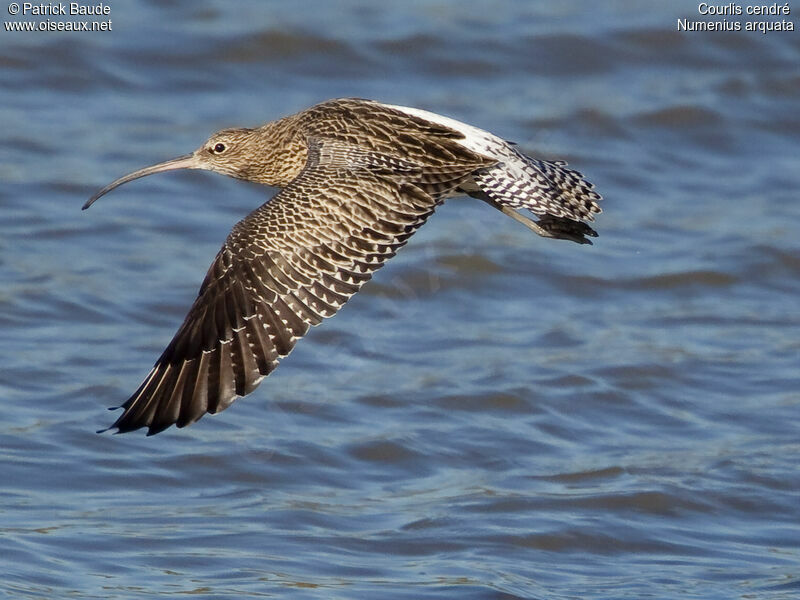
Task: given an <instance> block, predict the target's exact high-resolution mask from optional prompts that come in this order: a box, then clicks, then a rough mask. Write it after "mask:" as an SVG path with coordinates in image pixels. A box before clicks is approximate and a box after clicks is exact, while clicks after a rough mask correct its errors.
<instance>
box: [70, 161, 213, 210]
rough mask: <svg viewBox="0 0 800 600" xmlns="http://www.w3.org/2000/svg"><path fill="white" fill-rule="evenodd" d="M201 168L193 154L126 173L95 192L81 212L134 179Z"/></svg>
mask: <svg viewBox="0 0 800 600" xmlns="http://www.w3.org/2000/svg"><path fill="white" fill-rule="evenodd" d="M200 168H202V167H201V166H200V164H199V161H198V160H197V157H196V156H195V155H194V154H186V155H185V156H179V157H178V158H173V159H172V160H167V161H164V162H162V163H158V164H157V165H152V166H150V167H145V168H144V169H139V170H138V171H134V172H133V173H128V174H127V175H123V176H122V177H120V178H119V179H117V180H116V181H112V182H111V183H109V184H108V185H107V186H106V187H104V188H103V189H102V190H100V191H99V192H97V193H96V194H95V195H94V196H92V197H91V198H89V199H88V200H87V201H86V204H84V205H83V208H82V210H86V209H87V208H89V207H90V206H91V205H92V204H94V203H95V201H96V200H97V199H98V198H100V197H101V196H104V195H105V194H107V193H108V192H110V191H111V190H113V189H114V188H116V187H119V186H121V185H122V184H123V183H128V182H129V181H133V180H134V179H139V178H140V177H147V176H148V175H152V174H153V173H161V172H162V171H174V170H176V169H200Z"/></svg>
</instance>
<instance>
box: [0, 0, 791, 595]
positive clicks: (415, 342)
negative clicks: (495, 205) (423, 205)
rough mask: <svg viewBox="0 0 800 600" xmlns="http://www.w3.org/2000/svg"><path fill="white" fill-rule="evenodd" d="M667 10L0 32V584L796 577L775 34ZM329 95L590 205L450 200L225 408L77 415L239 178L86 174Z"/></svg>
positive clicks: (120, 389) (156, 15)
mask: <svg viewBox="0 0 800 600" xmlns="http://www.w3.org/2000/svg"><path fill="white" fill-rule="evenodd" d="M791 8H792V10H793V11H795V12H797V11H800V5H798V6H792V7H791ZM3 11H4V12H3V18H4V19H5V22H9V21H11V20H12V17H11V16H10V15H8V13H7V11H6V7H5V5H4V6H3ZM696 11H697V6H696V3H691V2H676V3H662V4H656V3H646V4H645V3H640V2H614V3H601V4H599V5H596V4H594V3H582V2H561V3H558V4H556V3H533V2H530V3H529V2H500V3H497V2H468V1H462V2H450V1H444V0H443V1H439V2H433V1H421V0H420V1H416V2H406V3H385V4H384V3H380V4H378V3H360V2H355V1H350V2H336V3H334V2H321V1H313V2H305V3H291V4H290V3H277V2H274V3H273V2H239V3H228V2H223V1H221V0H206V1H199V2H192V1H189V0H182V1H174V2H169V3H156V2H153V3H114V5H113V6H112V9H111V15H110V16H109V18H110V19H111V20H112V27H113V29H112V31H109V32H104V33H102V32H72V33H58V32H29V33H23V32H9V31H5V30H3V31H0V77H1V78H2V82H3V85H2V86H0V123H2V128H0V139H2V143H1V144H0V179H1V180H2V182H3V184H2V186H0V211H2V212H0V214H1V215H2V217H0V332H2V344H1V345H0V364H2V368H0V408H1V409H2V414H3V419H2V423H0V453H1V454H0V482H2V484H1V485H0V591H2V592H5V594H6V595H7V596H8V597H13V598H98V597H102V598H105V599H111V598H113V599H117V598H140V597H153V596H168V595H169V596H172V595H174V594H192V595H193V596H194V597H199V598H215V599H216V598H241V597H281V598H293V599H294V598H337V599H339V598H348V599H352V598H364V599H366V598H370V599H374V598H392V599H394V598H398V599H402V598H415V599H416V598H475V599H484V598H492V599H494V598H497V599H500V598H509V599H510V598H526V599H533V598H536V599H553V598H554V599H572V598H581V599H585V598H590V599H600V598H604V599H605V598H608V599H611V598H613V599H618V598H637V599H638V598H670V599H674V598H720V599H726V600H727V599H731V598H770V599H773V598H796V597H798V595H800V470H799V469H798V464H800V433H799V431H798V423H800V368H799V367H800V310H798V306H800V303H799V302H798V298H799V297H800V242H799V241H798V234H797V223H798V222H800V203H799V202H798V189H800V152H798V139H799V138H800V117H798V115H800V37H798V34H797V33H796V32H772V33H769V34H767V35H764V34H762V33H749V32H739V33H723V32H716V33H710V32H682V33H679V32H678V31H677V19H678V18H691V19H694V20H697V19H702V18H703V17H701V16H699V15H697V13H696ZM790 18H797V15H796V14H792V15H791V16H790ZM50 19H51V20H62V21H63V20H68V19H66V18H64V17H50ZM797 24H799V25H800V22H798V23H797ZM337 96H360V97H368V98H375V99H378V100H382V101H386V102H391V103H395V104H405V105H410V106H417V107H420V108H425V109H428V110H433V111H436V112H440V113H443V114H447V115H450V116H452V117H455V118H458V119H460V120H463V121H467V122H470V123H473V124H475V125H478V126H480V127H483V128H485V129H489V130H491V131H493V132H495V133H497V134H499V135H502V136H504V137H505V138H508V139H511V140H514V141H516V142H517V143H518V144H519V146H520V147H521V148H522V149H523V150H524V151H526V152H527V153H529V154H532V155H534V156H540V157H544V158H561V159H566V160H568V161H570V164H571V165H573V166H574V167H575V168H577V169H579V170H581V171H582V172H584V173H585V174H586V176H587V177H588V178H589V179H590V180H591V181H593V182H594V183H595V184H596V185H597V188H598V190H599V191H600V192H601V193H602V194H603V195H604V197H605V200H604V203H603V208H604V213H603V214H602V215H600V217H599V218H598V221H597V224H596V229H597V230H598V231H599V233H600V237H599V238H598V239H597V240H596V241H595V245H594V246H579V245H577V244H570V243H568V242H560V241H552V240H544V239H541V238H538V237H536V236H534V235H532V234H531V233H530V232H529V231H528V230H527V229H525V228H524V227H521V226H520V225H519V224H518V223H516V222H514V221H513V220H511V219H508V218H506V217H504V216H503V215H501V214H500V213H499V212H497V211H494V210H492V209H491V208H490V207H488V206H486V205H484V204H482V203H480V202H478V201H475V200H472V199H455V200H451V201H448V203H447V205H446V206H444V207H442V209H440V210H439V211H438V212H437V214H436V215H435V216H434V217H433V218H432V219H431V221H430V222H429V224H427V225H426V226H425V227H423V228H422V230H421V231H420V232H419V233H418V234H417V235H416V236H415V237H414V238H413V239H412V240H411V241H410V243H409V245H408V247H407V248H405V249H403V250H402V251H401V252H400V253H399V254H398V256H397V257H396V258H395V259H393V260H392V261H391V262H390V263H389V264H388V265H387V266H386V267H385V268H384V269H383V270H381V271H380V272H379V273H378V274H377V275H376V277H375V279H374V280H373V281H372V282H370V283H369V284H367V285H366V286H365V288H364V289H363V290H362V291H361V292H360V293H359V294H358V295H357V296H356V297H354V298H353V300H351V302H350V303H349V304H348V305H347V306H346V307H345V308H344V309H343V310H342V311H341V313H340V314H338V315H337V316H336V317H335V318H334V319H332V320H329V321H326V322H325V323H324V324H323V325H322V326H321V327H319V328H317V329H315V330H313V331H312V332H311V333H310V335H309V336H308V337H307V338H306V339H304V340H303V341H302V342H300V343H299V344H298V346H297V349H296V350H295V351H294V353H293V354H292V355H291V356H290V357H289V358H288V359H286V360H285V361H284V362H283V363H282V364H281V366H280V368H279V369H278V370H277V371H276V372H275V373H274V374H273V375H271V376H270V377H269V378H268V379H266V380H265V381H264V382H263V383H262V384H261V386H260V387H259V388H258V390H257V391H256V392H255V393H253V394H252V395H250V396H248V397H247V398H245V399H242V400H239V401H237V402H236V403H235V404H234V406H233V407H231V408H230V409H229V410H228V411H226V412H225V413H223V414H221V415H218V416H214V417H206V418H204V419H203V420H202V421H200V422H199V423H197V424H195V425H193V426H192V427H189V428H186V429H182V430H176V429H170V430H168V431H166V432H164V433H162V434H160V435H158V436H156V437H150V438H146V437H145V436H143V435H141V432H137V433H132V434H126V435H117V436H115V435H111V434H104V435H97V434H96V433H95V430H97V429H100V428H103V427H106V426H108V425H109V424H110V423H111V422H112V421H113V419H114V415H116V414H118V413H109V412H107V411H106V410H105V409H106V407H109V406H116V405H119V404H120V403H121V402H122V401H124V400H125V399H126V398H127V397H128V395H129V394H130V393H131V392H132V391H133V390H134V389H135V388H136V386H137V385H138V384H139V382H140V381H141V379H142V378H143V377H144V375H145V374H146V373H147V371H148V370H149V368H150V366H151V365H152V363H153V361H154V360H155V359H156V358H157V356H158V355H159V354H160V352H161V350H162V349H163V348H164V346H165V345H166V344H167V343H168V342H169V340H170V338H171V336H172V334H173V333H174V331H175V330H176V328H177V326H178V325H179V324H180V322H181V321H182V319H183V316H184V314H185V312H186V310H187V308H188V306H189V304H190V303H191V301H192V299H193V296H194V294H195V293H196V290H197V287H198V286H199V284H200V281H201V280H202V277H203V275H204V273H205V270H206V268H207V266H208V264H209V263H210V261H211V259H212V258H213V256H214V254H215V253H216V251H217V249H218V248H219V246H220V244H221V243H222V241H223V239H224V238H225V235H226V234H227V232H228V230H229V229H230V227H231V226H232V225H233V224H234V223H235V222H236V221H237V220H238V219H240V218H241V217H242V216H244V215H245V214H246V213H248V212H249V211H250V210H252V209H253V208H255V207H256V206H258V205H259V204H261V203H262V202H263V201H264V200H265V199H266V198H267V197H268V195H269V194H271V193H272V192H273V191H274V190H268V189H264V188H261V187H258V186H255V185H250V184H245V183H242V182H237V181H234V180H230V179H226V178H224V177H220V176H216V175H211V174H208V173H200V172H185V173H178V174H165V175H159V176H157V177H152V178H148V179H143V180H141V181H137V182H135V183H131V184H129V185H126V186H125V187H123V188H120V189H119V190H116V191H115V192H114V193H113V194H111V195H109V196H108V197H105V198H103V199H102V200H101V201H100V202H98V203H97V204H96V205H95V206H93V207H92V209H91V210H89V211H87V212H81V210H80V207H81V205H82V204H83V202H84V201H85V200H86V199H87V198H88V197H89V196H90V195H91V194H92V193H94V192H95V191H97V190H98V189H99V188H100V187H102V186H103V185H105V184H106V183H108V182H109V181H111V180H112V179H114V178H116V177H117V176H119V175H121V174H123V173H126V172H129V171H132V170H134V169H137V168H139V167H141V166H145V165H148V164H152V163H154V162H158V161H161V160H164V159H167V158H171V157H173V156H177V155H180V154H185V153H187V152H189V151H191V150H193V149H194V148H195V147H197V146H198V145H199V144H200V143H202V141H203V140H205V139H206V137H207V136H208V134H210V133H211V132H213V131H215V130H216V129H219V128H221V127H225V126H235V125H244V126H252V125H258V124H260V123H262V122H265V121H268V120H270V119H273V118H277V117H280V116H283V115H285V114H288V113H291V112H295V111H297V110H301V109H303V108H305V107H307V106H310V105H311V104H314V103H315V102H318V101H321V100H324V99H326V98H331V97H337Z"/></svg>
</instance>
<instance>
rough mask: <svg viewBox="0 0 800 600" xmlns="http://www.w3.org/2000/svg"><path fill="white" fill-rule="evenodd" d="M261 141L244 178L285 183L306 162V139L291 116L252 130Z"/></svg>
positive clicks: (262, 181) (272, 184)
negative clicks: (255, 156)
mask: <svg viewBox="0 0 800 600" xmlns="http://www.w3.org/2000/svg"><path fill="white" fill-rule="evenodd" d="M255 133H256V134H257V135H258V137H259V139H260V141H261V143H260V144H259V152H258V153H257V158H256V160H254V161H253V165H252V167H253V168H252V170H250V172H249V173H247V174H246V176H245V177H243V178H244V179H248V180H250V181H255V182H257V183H262V184H264V185H270V186H274V187H286V186H287V185H289V183H290V182H291V181H292V180H293V179H294V178H295V177H297V175H298V174H299V173H300V171H302V170H303V167H304V166H305V164H306V157H307V155H308V150H307V148H306V140H305V137H304V136H303V135H301V133H300V131H299V130H298V127H297V123H296V119H295V118H294V116H291V117H286V118H283V119H279V120H277V121H271V122H269V123H267V124H265V125H262V126H261V127H259V128H258V129H256V130H255Z"/></svg>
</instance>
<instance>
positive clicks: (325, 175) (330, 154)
mask: <svg viewBox="0 0 800 600" xmlns="http://www.w3.org/2000/svg"><path fill="white" fill-rule="evenodd" d="M475 166H476V165H462V166H459V167H453V166H449V167H447V168H439V169H437V170H435V172H434V171H431V170H430V169H428V170H426V169H425V168H421V167H417V166H415V165H413V164H404V163H403V161H398V159H396V158H392V157H387V156H381V155H378V154H375V153H374V152H362V151H360V150H358V149H354V148H350V147H346V146H343V145H342V144H341V143H340V142H325V141H312V142H310V143H309V158H308V163H307V165H306V168H305V169H304V170H303V172H302V173H301V174H300V175H299V176H298V177H297V178H296V179H295V180H294V181H293V182H292V183H291V184H290V185H289V186H287V187H286V188H285V189H284V190H283V191H281V192H279V193H278V194H277V195H276V196H275V197H274V198H273V199H272V200H271V201H269V202H267V203H266V204H264V205H263V206H261V207H260V208H258V209H257V210H255V211H254V212H253V213H251V214H250V215H249V216H247V217H246V218H245V219H244V220H242V221H240V222H239V223H238V224H237V225H236V226H235V227H234V228H233V230H232V232H231V234H230V235H229V236H228V239H227V240H226V242H225V245H224V246H223V247H222V249H221V250H220V252H219V254H217V256H216V258H215V260H214V262H213V264H212V265H211V268H210V269H209V271H208V274H207V275H206V278H205V280H204V282H203V284H202V286H201V288H200V291H199V294H198V297H197V299H196V300H195V302H194V304H193V305H192V307H191V309H190V310H189V313H188V315H187V316H186V319H185V320H184V322H183V325H181V327H180V329H179V330H178V332H177V333H176V334H175V337H174V338H173V340H172V341H171V342H170V344H169V346H167V348H166V350H164V353H163V354H162V355H161V357H160V358H159V359H158V361H157V362H156V364H155V365H154V366H153V369H152V370H151V371H150V374H149V375H148V376H147V378H146V379H145V380H144V382H142V384H141V385H140V386H139V389H138V390H136V392H135V393H134V394H133V395H132V396H131V397H130V398H129V399H128V400H127V401H126V402H125V403H124V404H123V405H122V408H124V409H125V412H124V413H123V414H122V415H121V416H120V417H119V418H118V419H117V420H116V422H115V423H114V424H113V425H112V426H111V428H116V429H117V430H118V431H119V432H125V431H131V430H134V429H138V428H141V427H148V429H149V430H148V435H153V434H155V433H158V432H160V431H163V430H164V429H166V428H167V427H169V426H170V425H173V424H176V425H177V426H178V427H183V426H186V425H189V424H190V423H193V422H194V421H197V420H198V419H199V418H200V417H202V416H203V415H204V414H205V413H217V412H220V411H222V410H224V409H225V408H227V407H228V406H230V405H231V403H232V402H233V401H234V400H235V399H236V398H237V397H239V396H244V395H245V394H248V393H249V392H251V391H252V390H253V389H254V388H255V387H256V386H257V385H258V383H259V382H260V381H261V380H262V379H263V378H264V377H265V376H267V375H269V373H270V372H272V371H273V370H274V369H275V367H276V366H277V365H278V361H279V360H280V359H281V358H282V357H284V356H286V355H287V354H289V352H290V351H291V350H292V348H293V347H294V345H295V342H296V341H297V340H298V339H299V338H300V337H302V336H303V335H305V333H306V332H307V331H308V329H309V327H310V326H311V325H317V324H319V323H320V322H321V321H322V319H323V318H325V317H330V316H332V315H333V314H335V313H336V311H337V310H339V308H340V307H341V306H342V305H343V304H344V303H345V302H346V301H347V300H348V299H349V298H350V296H352V295H353V294H354V293H355V292H357V291H358V289H359V288H360V287H361V285H362V284H363V283H364V282H365V281H367V280H368V279H369V278H370V277H371V276H372V273H373V272H374V271H375V270H377V269H378V268H380V267H381V266H382V265H383V264H384V262H385V261H386V260H387V259H389V258H391V257H392V256H394V254H395V252H396V251H397V250H398V248H400V247H401V246H403V245H404V244H405V243H406V241H407V240H408V238H409V237H410V236H411V235H412V234H413V233H414V232H415V231H416V230H417V229H418V228H419V227H420V226H421V225H422V224H423V223H424V222H425V221H426V219H427V218H428V217H429V216H430V215H431V214H432V213H433V211H434V209H435V207H436V204H437V200H438V198H439V197H440V196H441V195H442V193H441V192H443V191H445V190H449V189H452V188H454V187H456V186H457V185H458V183H459V182H460V181H461V180H463V179H464V178H465V177H467V176H468V175H469V173H470V172H471V171H472V170H473V169H474V168H475Z"/></svg>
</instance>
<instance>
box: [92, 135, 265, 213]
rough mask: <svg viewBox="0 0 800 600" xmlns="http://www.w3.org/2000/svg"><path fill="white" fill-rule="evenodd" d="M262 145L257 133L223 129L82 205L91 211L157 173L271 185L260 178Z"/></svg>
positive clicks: (117, 181) (140, 171)
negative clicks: (203, 174)
mask: <svg viewBox="0 0 800 600" xmlns="http://www.w3.org/2000/svg"><path fill="white" fill-rule="evenodd" d="M261 142H262V137H261V136H259V135H258V130H255V129H245V128H240V129H223V130H221V131H218V132H217V133H215V134H214V135H212V136H211V137H210V138H208V140H207V141H206V142H205V143H204V144H203V145H202V146H200V147H199V148H198V149H197V150H195V151H194V152H192V153H191V154H186V155H184V156H179V157H177V158H173V159H171V160H167V161H164V162H161V163H158V164H155V165H152V166H150V167H145V168H144V169H139V170H138V171H134V172H133V173H129V174H127V175H123V176H122V177H120V178H119V179H117V180H115V181H112V182H111V183H109V184H108V185H107V186H106V187H104V188H103V189H102V190H100V191H99V192H97V193H96V194H95V195H94V196H92V197H91V198H90V199H89V200H88V201H87V202H86V204H84V205H83V208H84V210H85V209H87V208H89V207H90V206H91V205H92V204H94V202H95V201H96V200H97V199H98V198H100V197H101V196H103V195H105V194H107V193H108V192H110V191H111V190H113V189H114V188H116V187H119V186H121V185H122V184H123V183H128V182H129V181H133V180H134V179H139V178H140V177H146V176H147V175H153V174H154V173H161V172H163V171H175V170H177V169H203V170H206V171H215V172H216V173H222V174H223V175H228V176H230V177H236V178H237V179H247V180H250V181H255V182H258V183H269V182H268V181H266V180H264V178H263V177H260V171H262V170H263V164H261V160H259V159H260V158H261V155H262V154H263V148H261Z"/></svg>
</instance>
